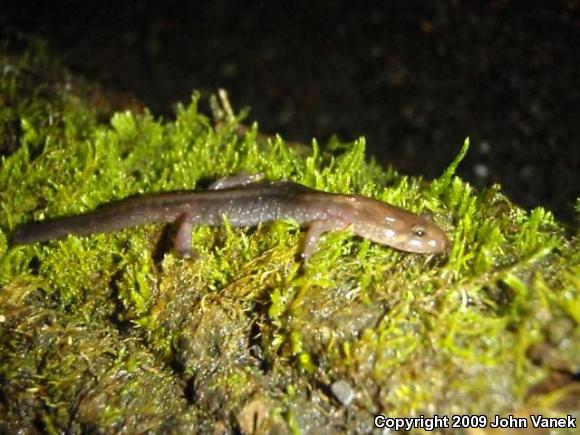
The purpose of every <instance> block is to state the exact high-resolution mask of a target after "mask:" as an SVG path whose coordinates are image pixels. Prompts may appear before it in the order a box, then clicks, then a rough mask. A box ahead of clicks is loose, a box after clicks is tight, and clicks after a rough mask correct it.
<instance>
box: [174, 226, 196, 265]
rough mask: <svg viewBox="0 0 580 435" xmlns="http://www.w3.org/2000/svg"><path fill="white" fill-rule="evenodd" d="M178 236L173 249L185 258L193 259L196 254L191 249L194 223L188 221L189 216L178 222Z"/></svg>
mask: <svg viewBox="0 0 580 435" xmlns="http://www.w3.org/2000/svg"><path fill="white" fill-rule="evenodd" d="M176 223H177V225H178V228H177V234H176V236H175V241H174V243H173V249H174V250H175V252H177V253H178V254H179V255H181V256H182V257H183V258H191V257H192V256H194V252H193V251H192V249H191V231H192V230H193V223H192V222H191V221H189V220H188V219H187V215H184V216H182V217H180V218H179V219H178V220H177V222H176Z"/></svg>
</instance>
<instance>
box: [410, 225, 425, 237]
mask: <svg viewBox="0 0 580 435" xmlns="http://www.w3.org/2000/svg"><path fill="white" fill-rule="evenodd" d="M413 233H414V234H415V235H416V236H417V237H423V236H424V235H425V230H424V229H423V228H422V227H415V228H413Z"/></svg>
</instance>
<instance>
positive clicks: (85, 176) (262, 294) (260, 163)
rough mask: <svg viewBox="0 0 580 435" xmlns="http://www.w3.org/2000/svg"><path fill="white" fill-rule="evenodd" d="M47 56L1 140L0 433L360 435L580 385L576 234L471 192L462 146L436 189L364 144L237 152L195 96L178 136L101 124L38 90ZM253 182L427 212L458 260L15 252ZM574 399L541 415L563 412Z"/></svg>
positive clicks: (26, 59) (50, 248)
mask: <svg viewBox="0 0 580 435" xmlns="http://www.w3.org/2000/svg"><path fill="white" fill-rule="evenodd" d="M41 52H42V50H41ZM31 53H32V54H31ZM42 53H44V52H42ZM43 56H44V57H43ZM43 59H44V61H45V62H49V60H48V59H47V56H46V55H45V54H43V55H41V54H39V53H38V52H34V51H33V52H30V53H28V54H27V55H25V56H23V57H19V58H11V57H8V56H6V55H2V62H3V63H4V64H3V65H2V68H1V71H3V73H2V74H3V75H2V77H1V79H0V89H1V92H2V94H1V95H0V98H2V100H3V101H9V102H10V104H8V105H6V106H4V108H3V109H2V111H1V112H0V117H1V119H0V125H3V126H4V127H3V130H1V133H2V138H1V140H2V141H3V142H2V143H15V144H17V146H16V147H13V148H11V147H10V146H6V147H4V149H8V150H9V153H7V154H6V155H5V157H3V158H2V161H1V162H0V205H1V207H0V285H1V286H2V289H1V290H0V315H1V316H2V317H1V319H2V321H1V322H0V360H1V363H0V382H1V383H2V390H3V391H4V394H3V399H2V400H3V402H2V405H1V406H2V407H3V412H4V414H5V416H6V417H5V419H4V420H5V423H3V425H4V426H2V429H3V430H4V429H6V431H10V430H11V429H14V428H17V427H18V428H27V429H29V430H34V428H38V426H39V425H40V426H41V427H42V429H44V430H46V431H48V432H55V433H56V432H60V431H67V430H68V431H90V430H94V431H116V430H125V431H128V432H140V431H141V432H142V431H146V430H150V429H151V428H162V427H163V428H172V429H173V430H174V431H176V432H179V431H187V430H191V429H192V428H195V429H196V430H198V431H202V430H203V429H204V428H206V429H208V428H210V427H212V426H213V425H215V424H218V423H219V424H221V425H224V426H225V428H226V429H228V430H236V429H239V428H240V427H242V426H243V425H244V424H246V423H247V421H253V420H252V418H250V417H251V415H249V416H248V412H250V413H251V412H253V411H252V409H254V407H258V408H259V409H262V410H263V409H266V411H264V413H265V414H267V416H266V417H264V418H263V419H262V418H261V421H262V420H263V424H264V426H263V427H266V428H270V429H272V430H274V428H278V429H280V424H282V423H281V421H283V424H284V426H285V427H284V430H287V431H291V432H296V433H298V432H300V431H302V432H309V431H312V432H316V431H317V429H319V428H322V427H324V428H330V427H332V428H339V429H343V430H344V429H345V428H346V429H347V430H350V429H354V428H355V427H356V428H357V429H358V430H362V431H364V428H368V429H369V430H370V426H368V425H370V424H371V422H372V415H373V414H374V413H379V412H382V413H387V414H388V415H390V416H409V415H419V414H421V413H423V414H435V413H436V414H440V415H441V414H457V413H460V412H472V413H477V414H493V413H497V412H515V411H517V410H522V409H528V408H529V407H530V403H532V402H530V401H531V400H532V399H530V397H531V396H529V394H530V391H532V390H531V389H532V387H534V385H536V384H537V383H538V382H540V381H542V380H543V379H546V378H548V377H549V376H550V373H552V372H553V371H555V370H558V371H560V372H562V371H564V372H567V373H577V372H578V368H579V366H580V360H579V355H580V352H578V344H579V339H580V336H579V335H580V332H579V328H578V324H579V322H580V304H579V302H578V301H579V300H580V297H579V296H580V294H579V293H580V285H579V284H580V256H579V254H578V252H579V251H580V249H579V243H578V236H577V235H575V236H574V237H569V236H566V233H565V231H564V228H562V227H561V226H560V224H559V223H558V222H556V221H555V220H554V218H553V216H552V215H551V214H550V213H549V212H548V211H546V210H544V209H542V208H537V209H535V210H532V211H526V210H523V209H521V208H518V207H516V206H514V205H513V204H512V203H511V202H510V201H509V199H508V198H506V197H505V196H504V195H503V194H502V193H501V188H500V187H499V186H492V187H491V188H490V189H488V190H487V191H484V192H476V191H474V189H473V188H472V187H471V186H469V185H468V184H467V183H465V182H464V181H462V180H461V179H460V178H458V177H457V176H455V175H454V174H455V170H456V168H457V165H458V164H459V163H460V161H461V159H462V158H463V157H464V156H465V154H466V153H467V150H468V146H469V145H468V142H467V141H466V142H465V144H464V146H463V148H462V149H461V151H460V153H459V155H458V156H457V158H456V159H455V160H454V161H453V162H452V163H451V164H450V166H449V167H448V168H447V169H446V170H444V171H443V174H442V175H441V176H440V177H439V178H438V179H436V180H434V181H433V182H432V183H431V184H430V185H429V186H427V187H426V183H424V181H423V180H421V179H419V178H413V177H407V176H403V175H399V174H397V173H396V171H394V170H393V169H392V168H391V169H388V170H384V169H383V168H381V167H380V166H379V165H378V164H376V163H375V162H367V160H366V159H365V143H364V140H362V139H361V140H357V141H355V142H354V143H340V142H339V141H337V140H333V141H331V143H330V144H329V145H328V146H326V147H325V148H324V149H321V147H320V146H319V145H318V144H317V143H316V142H313V144H312V153H311V154H310V155H309V156H303V155H302V154H303V153H302V152H298V151H295V150H294V149H293V148H291V147H289V146H287V145H286V144H285V143H284V141H283V140H282V139H281V138H279V137H276V138H272V139H270V140H267V141H262V140H258V127H257V125H254V126H253V127H252V128H251V129H250V130H249V132H248V133H247V134H244V135H243V136H239V135H238V134H237V133H236V126H237V124H238V122H239V119H233V120H231V121H229V122H227V123H225V124H224V125H223V126H222V127H221V128H220V129H218V130H216V129H214V128H213V127H212V123H211V122H210V120H209V119H208V118H206V117H205V116H204V115H202V114H200V113H199V111H198V109H197V103H198V96H197V94H194V95H193V98H192V101H191V103H190V104H188V105H182V106H179V107H178V109H177V114H176V118H175V120H173V121H163V120H157V119H155V118H154V117H153V116H152V115H151V114H149V113H147V112H145V113H143V114H137V113H133V112H130V111H124V112H118V113H115V114H113V115H112V116H111V117H110V118H105V119H107V120H106V121H102V119H103V118H104V117H103V116H102V113H99V112H97V111H96V110H95V109H94V108H93V107H92V105H91V104H90V102H89V101H86V99H84V98H83V97H82V93H80V92H77V91H78V89H76V88H75V87H72V88H71V89H69V88H67V89H68V90H66V91H65V90H63V89H60V88H59V90H58V91H57V90H56V88H55V90H54V92H51V93H48V94H45V93H43V92H41V90H43V89H46V87H47V85H46V84H45V83H34V82H32V81H31V80H30V78H29V76H28V73H27V71H28V69H30V68H32V69H35V68H38V71H43V69H42V65H43V64H42V62H43ZM51 65H53V64H51ZM59 68H60V67H58V65H56V66H53V67H51V69H49V70H50V71H51V75H50V77H49V78H47V80H48V81H49V83H53V82H55V81H56V82H58V74H64V73H63V72H62V71H61V70H59ZM59 71H60V72H59ZM55 77H56V78H55ZM51 80H52V81H51ZM50 116H52V117H53V120H54V119H56V120H58V121H50V120H49V119H50ZM14 125H18V126H19V128H17V129H14V128H13V127H10V126H14ZM242 170H245V171H248V172H250V173H257V172H264V173H265V174H266V175H267V177H268V178H270V179H281V178H291V179H293V180H296V181H298V182H301V183H304V184H306V185H309V186H312V187H315V188H317V189H322V190H327V191H333V192H348V193H362V194H364V195H368V196H372V197H375V198H378V199H381V200H384V201H388V202H390V203H393V204H396V205H399V206H401V207H404V208H407V209H409V210H412V211H416V212H420V211H424V210H428V211H430V212H431V213H432V214H433V215H434V218H435V219H436V220H437V221H438V222H439V223H440V224H441V226H442V227H444V228H445V229H446V230H447V232H448V234H449V235H450V238H451V239H452V241H453V248H452V250H451V252H450V253H449V255H448V256H447V257H432V256H431V257H428V256H421V255H410V254H405V253H401V252H398V251H394V250H392V249H389V248H386V247H382V246H378V245H376V244H373V243H370V242H369V241H365V240H360V239H357V238H353V237H352V236H351V235H350V234H349V233H348V232H346V231H345V232H337V233H331V234H328V235H327V236H325V238H324V239H323V241H322V242H321V244H320V246H319V249H318V250H317V251H316V253H315V254H314V256H313V258H312V261H310V262H309V263H308V264H307V265H301V264H300V263H299V261H298V260H297V253H298V252H299V250H300V244H301V241H302V238H303V233H302V232H301V231H300V229H299V228H298V226H297V225H296V223H294V222H288V221H281V222H276V223H274V224H272V225H264V226H260V227H258V228H255V229H237V228H232V227H231V226H230V225H229V224H228V223H227V222H225V223H224V226H223V227H221V228H208V227H199V228H197V229H195V231H194V234H193V244H194V245H195V247H196V250H197V251H198V253H199V257H198V258H196V259H191V260H185V259H181V258H178V257H176V256H174V255H173V254H172V253H171V252H170V251H169V250H167V249H163V243H161V242H162V241H163V238H164V236H163V228H162V226H160V225H148V226H143V227H139V228H133V229H127V230H123V231H119V232H117V233H112V234H104V235H94V236H90V237H69V238H67V239H65V240H61V241H53V242H49V243H46V244H36V245H31V246H24V247H22V246H18V247H11V246H10V245H9V243H8V240H9V235H10V232H11V231H12V230H13V229H14V227H15V226H16V225H18V224H20V223H23V222H27V221H29V220H31V219H40V218H48V217H53V216H61V215H66V214H74V213H79V212H83V211H87V210H91V209H93V208H95V207H96V206H98V205H99V204H103V203H107V202H110V201H113V200H116V199H120V198H124V197H126V196H129V195H134V194H139V193H144V192H155V191H165V190H176V189H195V188H197V187H198V186H199V185H200V184H202V183H203V182H205V181H207V180H212V179H215V178H217V177H222V176H225V175H228V174H235V173H238V172H241V171H242ZM535 349H548V350H549V352H548V351H546V352H540V353H541V354H543V355H545V357H543V358H537V357H532V356H531V355H532V354H533V353H534V352H533V351H534V350H535ZM339 379H347V380H348V381H349V383H350V384H351V385H352V387H353V389H354V390H355V393H356V399H355V401H354V404H353V405H351V409H350V410H349V411H350V412H349V413H339V412H335V411H336V409H337V408H338V407H339V406H340V405H339V404H338V402H336V401H335V400H334V399H333V398H332V397H331V395H330V393H329V391H330V390H329V386H330V385H331V384H332V383H333V382H334V381H336V380H339ZM557 391H566V390H565V386H563V387H562V388H561V389H558V390H556V392H557ZM556 392H554V391H551V392H549V393H546V394H545V397H548V396H549V397H550V398H552V397H555V395H556ZM565 395H566V394H564V393H562V395H561V396H558V397H560V400H559V401H557V400H555V399H550V400H548V399H546V400H543V401H542V400H540V399H541V398H540V399H538V398H537V397H536V398H533V404H534V406H535V407H540V410H541V411H547V412H555V411H557V410H558V403H560V402H561V398H562V397H564V396H565ZM252 403H253V404H254V405H252V406H250V404H252ZM256 404H260V406H258V405H256ZM265 404H267V405H265ZM546 406H548V408H542V407H546ZM268 410H269V411H268ZM242 418H243V422H242ZM248 418H249V420H248ZM244 422H246V423H244Z"/></svg>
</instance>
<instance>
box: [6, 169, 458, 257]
mask: <svg viewBox="0 0 580 435" xmlns="http://www.w3.org/2000/svg"><path fill="white" fill-rule="evenodd" d="M255 180H256V176H247V175H243V176H240V175H238V176H235V177H231V178H226V179H223V180H219V181H218V182H216V183H214V185H212V187H211V188H210V189H212V190H209V191H203V192H193V191H183V192H164V193H154V194H148V195H143V196H138V197H131V198H127V199H124V200H122V201H119V202H116V203H112V204H109V205H106V206H104V207H101V208H98V209H96V210H94V211H91V212H88V213H85V214H81V215H76V216H69V217H61V218H57V219H52V220H46V221H40V222H31V223H28V224H26V225H24V226H22V227H20V228H18V229H17V230H16V232H15V233H14V235H13V241H14V242H15V243H16V244H28V243H35V242H42V241H46V240H52V239H59V238H62V237H65V236H67V235H69V234H73V235H88V234H93V233H104V232H111V231H116V230H120V229H122V228H129V227H133V226H135V225H141V224H147V223H153V222H171V223H176V224H178V230H177V235H176V237H175V250H176V251H177V252H178V253H180V254H181V255H183V256H186V257H188V256H189V255H190V254H191V231H192V228H193V226H195V225H213V226H217V225H222V224H223V217H224V216H225V217H226V218H227V220H228V221H229V222H230V224H231V225H232V226H234V227H251V226H256V225H258V224H261V223H265V222H271V221H275V220H279V219H293V220H295V221H297V222H298V223H300V224H301V225H304V226H307V227H308V231H307V233H306V240H305V243H304V248H303V251H302V256H303V258H304V259H308V258H309V257H310V256H311V255H312V253H313V252H314V250H315V248H316V244H317V243H318V240H319V239H320V236H321V235H322V234H323V233H325V232H327V231H339V230H344V229H346V228H348V227H350V228H351V230H352V231H353V232H354V234H356V235H358V236H361V237H364V238H366V239H369V240H371V241H373V242H377V243H380V244H382V245H386V246H390V247H392V248H395V249H398V250H401V251H406V252H415V253H421V254H429V253H441V252H444V251H446V250H447V249H448V248H449V246H450V242H449V239H448V238H447V236H446V234H445V232H444V231H443V230H442V229H441V228H440V227H439V226H437V224H435V223H434V222H433V221H431V220H430V219H427V218H425V217H423V216H419V215H416V214H414V213H410V212H408V211H405V210H402V209H400V208H398V207H395V206H392V205H389V204H386V203H384V202H381V201H377V200H375V199H372V198H367V197H365V196H361V195H344V194H336V193H328V192H322V191H318V190H314V189H311V188H309V187H306V186H303V185H301V184H297V183H294V182H291V181H278V182H255Z"/></svg>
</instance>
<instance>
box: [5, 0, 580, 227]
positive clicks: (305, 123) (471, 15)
mask: <svg viewBox="0 0 580 435" xmlns="http://www.w3.org/2000/svg"><path fill="white" fill-rule="evenodd" d="M363 3H364V6H363ZM0 26H2V28H3V29H4V30H5V31H7V30H10V29H12V30H17V31H22V32H26V33H30V34H32V35H37V36H40V37H42V38H45V39H46V40H47V41H48V44H49V48H50V49H51V50H52V51H53V52H55V53H56V54H58V55H59V56H61V58H62V59H63V61H64V63H65V64H66V65H67V66H68V67H69V68H70V69H71V70H72V71H74V72H77V73H79V74H82V75H83V76H84V77H87V78H89V79H91V80H95V81H98V82H100V83H102V84H103V85H104V86H106V87H107V88H110V89H112V90H114V91H115V92H119V93H121V94H127V95H132V96H134V97H136V98H137V99H138V100H139V101H142V102H143V103H144V104H145V105H147V106H148V107H149V108H150V109H151V110H152V111H153V113H154V114H156V115H161V116H164V117H166V118H171V117H172V116H173V108H174V104H175V103H176V102H178V101H182V102H188V101H189V98H190V94H191V92H192V90H194V89H199V90H202V91H204V92H208V93H209V92H211V91H213V90H215V88H216V87H218V86H220V87H225V88H226V89H228V90H229V92H230V97H231V100H232V102H233V104H234V107H235V108H236V109H240V108H242V107H246V106H249V107H250V108H251V114H250V119H251V120H257V121H259V123H260V127H261V129H262V130H263V131H265V132H271V133H275V132H278V133H281V134H282V135H283V136H284V137H285V138H286V139H289V140H295V141H303V142H307V143H308V142H310V140H311V138H312V137H316V138H318V139H319V140H320V141H321V142H324V141H325V140H326V139H328V138H329V136H330V135H332V134H337V135H338V136H339V138H340V139H342V140H352V139H355V138H357V137H358V136H361V135H364V136H365V137H366V138H367V142H368V149H369V154H372V155H375V156H376V157H377V158H378V160H379V161H381V162H382V163H384V164H392V165H394V166H395V167H396V168H397V169H399V170H400V171H401V172H403V173H410V174H421V175H424V176H425V177H426V178H433V177H435V176H437V175H438V174H440V173H441V171H442V170H443V169H444V168H445V166H446V165H447V164H448V163H449V162H450V161H451V159H452V158H453V157H454V156H455V154H456V153H457V151H458V150H459V148H460V146H461V144H462V143H463V140H464V138H465V137H466V136H470V137H471V143H472V147H471V150H470V152H469V155H468V158H467V159H466V161H464V162H463V164H462V165H461V167H460V171H459V172H460V175H461V176H462V177H464V178H465V179H467V180H469V181H470V182H471V183H473V184H474V185H475V186H477V187H479V188H481V187H485V186H489V185H490V184H492V183H494V182H499V183H501V184H502V186H503V188H504V190H505V191H506V192H507V194H508V195H509V196H510V197H512V198H513V199H514V200H515V201H516V202H517V203H519V204H520V205H522V206H525V207H533V206H536V205H543V206H545V207H547V208H548V209H550V210H552V211H554V212H555V213H556V215H557V216H558V217H559V218H560V219H563V220H565V221H567V222H570V223H571V222H573V221H574V211H573V208H574V203H575V200H576V198H577V197H578V196H580V189H579V186H580V182H579V176H580V175H579V174H580V148H579V147H580V128H579V127H578V126H579V125H580V1H573V0H569V1H564V0H550V1H538V2H531V1H526V2H519V1H508V0H505V1H459V0H456V1H451V0H448V1H439V2H425V1H408V0H397V1H381V2H354V1H350V2H340V1H331V0H320V1H314V0H311V1H294V2H277V1H266V2H246V1H229V0H213V1H205V2H199V1H190V2H178V1H157V2H146V1H130V2H117V3H115V4H112V5H109V4H108V3H107V2H95V3H92V2H71V1H61V2H41V1H36V2H33V1H20V2H8V3H6V4H4V6H3V7H1V8H0Z"/></svg>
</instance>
